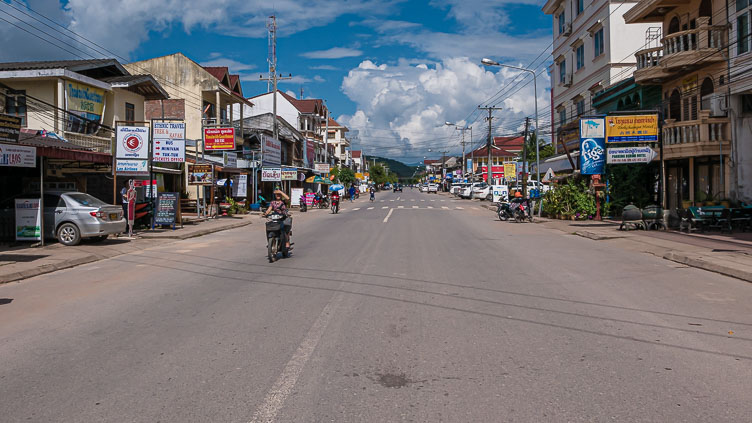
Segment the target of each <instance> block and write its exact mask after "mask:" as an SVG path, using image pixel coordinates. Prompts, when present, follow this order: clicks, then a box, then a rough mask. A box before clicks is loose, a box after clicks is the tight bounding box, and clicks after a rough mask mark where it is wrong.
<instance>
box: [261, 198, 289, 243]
mask: <svg viewBox="0 0 752 423" xmlns="http://www.w3.org/2000/svg"><path fill="white" fill-rule="evenodd" d="M287 201H290V197H288V196H287V194H285V193H284V192H283V191H280V190H278V189H275V190H274V200H272V202H271V203H269V208H268V209H266V211H265V212H264V217H266V216H269V215H270V214H272V213H278V214H281V215H283V216H285V217H286V219H285V220H284V226H285V231H287V241H286V242H285V247H287V249H288V250H292V247H291V245H292V243H291V242H290V238H291V236H292V233H291V231H290V230H291V229H292V217H291V216H290V212H289V211H288V210H287V205H286V204H285V202H287Z"/></svg>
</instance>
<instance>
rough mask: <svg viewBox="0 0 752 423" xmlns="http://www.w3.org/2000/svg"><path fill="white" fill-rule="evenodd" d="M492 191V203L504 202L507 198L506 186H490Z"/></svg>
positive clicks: (507, 188) (507, 189)
mask: <svg viewBox="0 0 752 423" xmlns="http://www.w3.org/2000/svg"><path fill="white" fill-rule="evenodd" d="M491 188H492V189H493V198H492V200H493V202H494V203H498V202H499V201H506V200H507V198H509V187H507V186H506V185H492V186H491Z"/></svg>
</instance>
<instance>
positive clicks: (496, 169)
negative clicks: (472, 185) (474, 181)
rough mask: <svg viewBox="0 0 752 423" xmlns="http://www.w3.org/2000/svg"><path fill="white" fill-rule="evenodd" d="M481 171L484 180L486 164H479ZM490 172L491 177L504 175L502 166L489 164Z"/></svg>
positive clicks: (495, 177) (485, 177)
mask: <svg viewBox="0 0 752 423" xmlns="http://www.w3.org/2000/svg"><path fill="white" fill-rule="evenodd" d="M481 171H482V172H483V180H484V181H485V180H486V179H488V167H487V166H481ZM491 173H493V178H494V179H497V178H503V177H504V166H491Z"/></svg>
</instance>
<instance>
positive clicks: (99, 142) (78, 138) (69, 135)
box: [63, 131, 112, 154]
mask: <svg viewBox="0 0 752 423" xmlns="http://www.w3.org/2000/svg"><path fill="white" fill-rule="evenodd" d="M63 137H64V138H65V139H66V140H68V142H70V143H71V144H73V145H76V146H78V147H81V148H83V149H85V150H91V151H96V152H98V153H107V154H112V139H110V138H106V137H97V136H94V135H84V134H79V133H77V132H67V131H65V132H63Z"/></svg>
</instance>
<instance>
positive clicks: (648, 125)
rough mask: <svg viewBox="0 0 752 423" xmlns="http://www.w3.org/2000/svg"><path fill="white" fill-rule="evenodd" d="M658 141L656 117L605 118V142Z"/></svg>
mask: <svg viewBox="0 0 752 423" xmlns="http://www.w3.org/2000/svg"><path fill="white" fill-rule="evenodd" d="M654 141H658V115H632V116H607V117H606V142H654Z"/></svg>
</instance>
